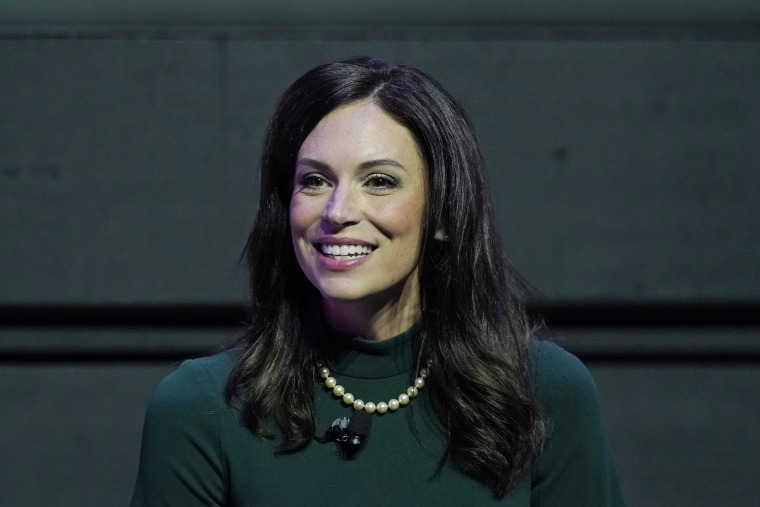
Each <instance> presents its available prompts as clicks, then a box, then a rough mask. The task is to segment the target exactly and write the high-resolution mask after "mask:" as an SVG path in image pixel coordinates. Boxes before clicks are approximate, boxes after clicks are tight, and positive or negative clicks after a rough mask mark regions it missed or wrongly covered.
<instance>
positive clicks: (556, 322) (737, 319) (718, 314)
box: [528, 301, 760, 330]
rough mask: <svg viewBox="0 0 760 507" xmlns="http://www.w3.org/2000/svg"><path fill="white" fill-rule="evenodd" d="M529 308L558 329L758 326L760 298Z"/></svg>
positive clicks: (561, 304) (571, 303) (552, 304)
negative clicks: (753, 299) (752, 299)
mask: <svg viewBox="0 0 760 507" xmlns="http://www.w3.org/2000/svg"><path fill="white" fill-rule="evenodd" d="M528 308H529V312H530V313H531V314H532V315H533V316H534V317H537V316H538V317H541V316H542V317H543V318H544V321H545V322H546V324H547V325H548V326H549V327H550V328H561V329H631V328H635V329H689V330H691V329H715V328H731V329H739V328H760V301H676V302H615V301H602V302H593V301H592V302H582V301H578V302H576V301H566V302H549V303H546V304H543V305H538V304H535V305H529V307H528Z"/></svg>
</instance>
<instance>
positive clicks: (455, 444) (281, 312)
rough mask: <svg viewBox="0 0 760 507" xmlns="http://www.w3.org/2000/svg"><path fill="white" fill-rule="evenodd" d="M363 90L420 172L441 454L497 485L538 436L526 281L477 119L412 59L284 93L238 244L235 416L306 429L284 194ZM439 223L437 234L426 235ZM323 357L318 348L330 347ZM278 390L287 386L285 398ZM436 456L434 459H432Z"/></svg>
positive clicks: (310, 331)
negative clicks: (509, 239) (413, 151)
mask: <svg viewBox="0 0 760 507" xmlns="http://www.w3.org/2000/svg"><path fill="white" fill-rule="evenodd" d="M356 101H371V102H373V103H374V104H376V105H377V106H379V107H380V108H381V109H383V111H385V112H386V113H387V114H388V115H390V116H391V117H392V118H394V119H395V120H396V121H397V122H398V123H400V124H401V125H404V126H405V127H406V128H407V129H409V131H410V132H411V133H412V134H413V136H414V138H415V140H416V142H417V144H418V146H419V149H420V152H421V154H422V157H423V160H424V162H425V168H426V170H427V172H428V175H427V176H428V185H429V186H428V188H429V192H428V202H427V207H426V213H425V217H424V219H423V222H424V223H423V239H422V246H421V252H420V257H419V259H420V260H419V284H420V287H419V288H420V291H419V292H420V308H421V325H420V357H424V358H425V359H426V360H430V361H432V363H433V365H434V373H435V374H434V375H431V377H430V378H429V380H428V382H427V386H426V393H427V395H428V396H429V397H430V400H431V403H432V407H433V409H434V411H435V413H436V415H437V417H438V419H439V420H440V422H441V424H442V426H443V428H444V430H445V436H446V454H445V456H444V457H443V459H446V458H450V459H453V460H454V461H455V462H456V463H457V464H458V465H459V467H460V468H461V469H462V470H464V471H465V472H466V473H468V474H470V475H472V476H474V477H475V478H477V479H479V480H481V481H483V482H484V483H486V484H487V485H488V486H489V487H490V488H491V489H492V491H493V492H494V495H495V496H497V497H503V496H504V495H505V494H506V492H507V491H508V490H509V489H510V488H511V486H512V485H514V484H515V482H516V481H517V480H518V479H519V478H521V477H522V476H523V475H524V474H525V473H526V471H527V470H528V468H529V467H530V464H531V463H532V460H533V459H534V457H535V455H536V453H537V452H538V449H539V448H540V446H541V445H542V442H543V438H544V424H543V418H542V414H541V410H540V408H539V404H538V401H537V399H536V395H535V388H534V385H533V375H532V369H531V364H530V358H529V354H528V346H529V342H530V340H531V336H532V332H531V329H530V323H529V321H528V318H527V317H526V313H525V309H524V306H523V304H522V300H523V297H524V294H525V285H524V284H523V283H522V282H521V281H520V279H519V277H518V276H517V274H516V273H515V271H514V269H513V268H512V267H511V265H510V264H509V263H508V262H507V261H506V259H505V258H504V256H503V254H502V250H501V243H500V239H499V235H498V232H497V228H496V225H495V223H494V213H493V206H492V202H491V198H490V194H489V192H488V188H487V181H486V179H487V176H486V169H485V164H484V161H483V157H482V155H481V151H480V146H479V143H478V140H477V138H476V136H475V132H474V129H473V127H472V124H471V122H470V120H469V119H468V117H467V114H466V113H465V111H464V110H463V109H462V108H461V106H460V105H459V104H458V103H457V102H456V101H455V100H454V99H453V98H452V97H451V96H450V95H449V94H448V93H447V92H446V91H445V90H444V89H443V88H442V87H441V86H440V85H439V84H438V83H437V82H436V81H435V80H434V79H432V78H431V77H429V76H428V75H426V74H425V73H423V72H421V71H419V70H416V69H414V68H410V67H406V66H391V65H388V64H386V63H385V62H383V61H381V60H379V59H375V58H358V59H353V60H347V61H343V62H337V63H329V64H325V65H321V66H319V67H316V68H314V69H312V70H310V71H309V72H307V73H306V74H304V75H303V76H301V77H300V78H299V79H298V80H296V81H295V82H294V83H293V84H292V85H291V86H290V87H289V88H288V89H287V90H286V91H285V93H284V94H283V95H282V97H281V98H280V100H279V102H278V103H277V106H276V108H275V112H274V114H273V116H272V119H271V121H270V124H269V127H268V130H267V133H266V137H265V144H264V150H263V154H262V158H261V166H260V169H261V171H260V178H261V181H260V190H261V197H260V200H259V204H258V212H257V216H256V221H255V223H254V226H253V229H252V231H251V233H250V236H249V238H248V242H247V245H246V249H245V253H244V256H245V259H246V261H247V265H248V269H249V275H250V284H251V306H250V320H249V325H248V327H247V329H246V332H245V334H244V336H243V337H242V338H241V340H240V342H239V344H240V345H242V346H243V348H244V353H243V355H242V356H241V358H240V359H239V361H238V362H237V364H236V366H235V368H234V370H233V371H232V373H231V375H230V378H229V380H228V385H227V395H228V398H229V399H230V400H231V401H232V400H235V401H236V402H237V403H239V404H240V405H241V410H242V411H243V413H244V416H245V420H246V423H247V424H248V425H249V426H250V428H251V429H252V430H253V431H254V432H255V433H256V434H258V435H260V436H269V435H271V433H270V430H269V427H268V424H267V423H268V421H271V420H273V421H274V422H275V423H276V424H277V425H278V426H279V427H280V429H281V430H282V433H283V435H284V441H283V443H282V444H281V445H280V447H279V450H280V451H297V450H299V449H301V448H303V447H304V446H306V445H307V444H308V443H309V442H310V440H311V439H312V438H313V436H314V435H315V408H314V404H315V385H316V376H315V369H316V366H317V364H318V363H319V362H320V361H324V360H325V359H326V358H329V345H328V344H326V343H324V341H323V338H322V337H323V336H325V334H326V331H327V326H326V323H325V321H324V318H323V316H322V314H321V310H320V305H319V294H318V293H317V291H316V289H314V287H313V286H312V285H311V284H310V283H309V282H308V280H307V279H306V277H305V275H304V274H303V272H302V271H301V269H300V267H299V265H298V263H297V260H296V257H295V253H294V251H293V247H292V244H291V239H290V229H289V219H288V217H289V214H288V213H289V206H290V198H291V191H292V184H293V183H292V179H293V173H294V169H295V159H296V155H297V153H298V150H299V148H300V147H301V144H302V143H303V141H304V139H305V138H306V137H307V136H308V134H309V133H310V132H311V131H312V129H314V127H315V126H316V125H317V123H318V122H319V121H320V120H321V119H322V118H323V117H324V116H325V115H327V114H328V113H329V112H330V111H332V110H333V109H335V108H337V107H339V106H341V105H345V104H349V103H351V102H356ZM436 231H444V232H445V234H446V236H447V239H445V240H441V239H436V238H435V234H436ZM328 361H329V359H328ZM282 392H289V393H292V394H293V396H292V397H289V398H288V400H287V401H283V399H282V398H281V396H280V393H282ZM442 462H443V460H442Z"/></svg>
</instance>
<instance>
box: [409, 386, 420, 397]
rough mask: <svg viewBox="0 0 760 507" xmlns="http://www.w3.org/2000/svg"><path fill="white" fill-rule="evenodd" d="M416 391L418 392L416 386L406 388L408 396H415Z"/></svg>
mask: <svg viewBox="0 0 760 507" xmlns="http://www.w3.org/2000/svg"><path fill="white" fill-rule="evenodd" d="M418 393H419V391H417V388H416V387H407V388H406V394H408V395H409V397H410V398H414V397H415V396H417V394H418Z"/></svg>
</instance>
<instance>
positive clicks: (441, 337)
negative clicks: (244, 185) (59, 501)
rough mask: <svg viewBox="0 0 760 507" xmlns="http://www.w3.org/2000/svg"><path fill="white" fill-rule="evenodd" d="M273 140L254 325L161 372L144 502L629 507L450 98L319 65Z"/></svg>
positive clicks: (586, 393)
mask: <svg viewBox="0 0 760 507" xmlns="http://www.w3.org/2000/svg"><path fill="white" fill-rule="evenodd" d="M264 147H265V148H264V153H263V156H262V161H261V199H260V200H259V209H258V213H257V217H256V222H255V225H254V228H253V230H252V231H251V234H250V236H249V239H248V243H247V249H246V256H247V260H248V267H249V270H250V282H251V307H250V322H249V324H248V329H247V331H246V333H245V335H244V336H243V337H242V338H241V339H240V340H239V342H238V343H237V345H236V346H234V347H231V348H230V349H229V350H227V351H225V352H223V353H221V354H217V355H215V356H212V357H208V358H202V359H198V360H194V361H187V362H185V363H183V364H182V365H181V366H180V367H179V368H178V369H177V371H176V372H175V373H173V374H172V375H170V376H169V377H167V378H166V379H165V380H164V381H163V382H162V383H161V385H159V387H158V388H157V390H156V392H155V394H154V396H153V399H152V400H151V403H150V406H149V408H148V413H147V416H146V420H145V429H144V434H143V448H142V454H141V461H140V470H139V474H138V480H137V485H136V487H135V492H134V497H133V500H132V505H133V506H134V507H139V506H153V505H155V506H158V505H162V506H165V505H176V506H183V507H188V506H190V507H193V506H201V505H216V506H219V505H229V506H253V505H267V506H273V505H335V504H340V503H345V502H348V501H354V500H352V499H362V500H363V502H364V503H367V504H369V505H487V504H502V505H512V506H528V505H541V506H543V507H546V506H563V507H567V506H571V507H572V506H578V507H580V506H583V507H594V506H597V505H599V506H602V505H604V506H608V505H609V506H617V505H622V500H621V497H620V489H619V486H618V483H617V477H616V474H615V470H614V467H613V465H612V460H611V458H610V456H609V452H608V450H607V445H606V443H605V437H604V431H603V427H602V423H601V416H600V410H599V405H598V401H597V395H596V391H595V388H594V384H593V381H592V380H591V378H590V376H589V374H588V372H587V371H586V369H585V368H584V367H583V365H581V364H580V362H579V361H578V360H577V359H575V358H574V357H573V356H571V355H570V354H568V353H567V352H565V351H564V350H562V349H560V348H559V347H557V346H555V345H552V344H550V343H547V342H540V341H537V340H534V339H533V332H534V329H533V328H532V326H531V325H530V323H529V322H528V319H527V318H526V315H525V312H524V308H523V304H522V298H523V296H524V294H525V289H524V288H523V286H522V285H521V284H520V283H519V278H518V277H517V275H516V274H515V273H514V271H513V269H512V268H511V266H510V264H509V263H508V262H507V261H506V260H505V259H504V257H503V255H502V252H501V245H500V241H499V237H498V234H497V231H496V227H495V224H494V218H493V212H492V205H491V200H490V197H489V194H488V190H487V188H486V181H487V178H486V174H485V165H484V163H483V160H482V157H481V153H480V147H479V145H478V141H477V138H476V137H475V134H474V130H473V128H472V126H471V124H470V122H469V120H468V118H467V115H466V114H465V112H464V111H463V110H462V108H461V107H460V106H459V105H458V104H457V103H456V102H455V101H454V99H453V98H451V96H450V95H449V94H448V93H447V92H446V91H444V90H443V88H442V87H441V86H440V85H439V84H438V83H437V82H435V81H434V80H433V79H432V78H430V77H429V76H427V75H426V74H424V73H422V72H420V71H418V70H416V69H413V68H410V67H405V66H391V65H388V64H386V63H384V62H382V61H380V60H377V59H373V58H361V59H355V60H349V61H345V62H338V63H332V64H326V65H322V66H319V67H317V68H315V69H312V70H311V71H309V72H307V73H306V74H304V75H303V76H302V77H301V78H299V79H298V80H297V81H296V82H295V83H293V85H291V86H290V87H289V88H288V89H287V90H286V91H285V93H284V94H283V96H282V98H281V99H280V101H279V103H278V104H277V107H276V110H275V113H274V115H273V117H272V120H271V123H270V125H269V129H268V131H267V136H266V139H265V144H264ZM338 379H341V381H345V382H346V385H345V386H344V385H342V384H341V383H339V380H338ZM370 400H372V401H370ZM373 421H374V422H373ZM370 427H371V428H372V431H371V434H370V431H369V430H370ZM322 435H324V436H322Z"/></svg>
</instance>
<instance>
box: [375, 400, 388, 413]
mask: <svg viewBox="0 0 760 507" xmlns="http://www.w3.org/2000/svg"><path fill="white" fill-rule="evenodd" d="M377 411H378V412H380V413H381V414H384V413H386V412H387V411H388V404H387V403H385V402H384V401H381V402H380V403H378V404H377Z"/></svg>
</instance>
